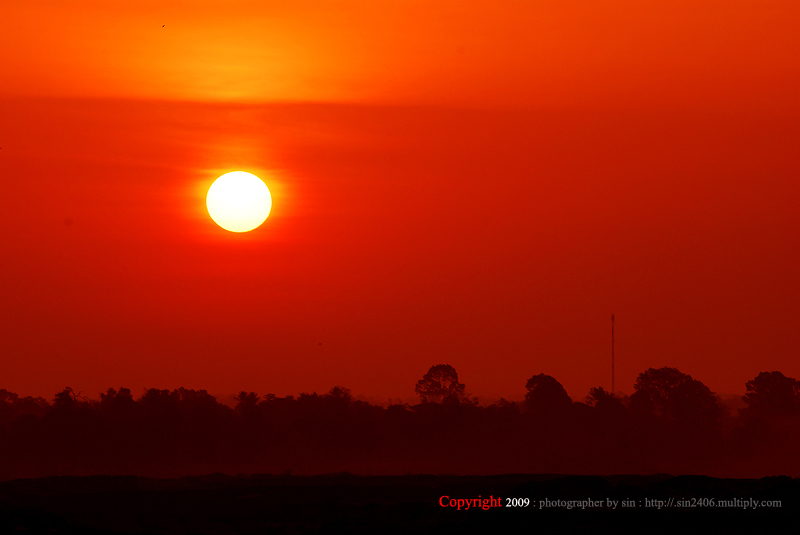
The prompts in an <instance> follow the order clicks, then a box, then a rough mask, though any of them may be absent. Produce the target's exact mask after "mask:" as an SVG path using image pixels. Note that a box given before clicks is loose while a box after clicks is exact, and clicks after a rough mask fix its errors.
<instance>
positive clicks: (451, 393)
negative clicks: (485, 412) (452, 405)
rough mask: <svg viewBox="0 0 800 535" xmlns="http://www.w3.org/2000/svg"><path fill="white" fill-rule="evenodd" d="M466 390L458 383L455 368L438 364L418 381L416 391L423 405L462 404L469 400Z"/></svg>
mask: <svg viewBox="0 0 800 535" xmlns="http://www.w3.org/2000/svg"><path fill="white" fill-rule="evenodd" d="M464 388H465V386H464V384H462V383H459V382H458V373H456V369H455V368H453V367H452V366H450V365H449V364H437V365H436V366H431V368H430V369H429V370H428V373H426V374H425V375H423V376H422V379H420V380H419V381H417V386H416V387H415V388H414V391H415V392H416V393H417V394H419V398H420V400H421V401H422V402H423V403H428V402H434V403H440V402H443V401H451V402H452V401H455V402H460V401H467V400H468V398H467V395H466V393H465V392H464Z"/></svg>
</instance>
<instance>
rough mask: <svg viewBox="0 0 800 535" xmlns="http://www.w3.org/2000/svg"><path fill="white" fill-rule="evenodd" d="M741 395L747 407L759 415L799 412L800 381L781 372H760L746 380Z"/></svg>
mask: <svg viewBox="0 0 800 535" xmlns="http://www.w3.org/2000/svg"><path fill="white" fill-rule="evenodd" d="M745 386H746V387H747V393H746V394H745V395H744V396H743V397H742V399H743V400H744V402H745V403H747V405H748V408H749V410H750V411H752V412H753V413H754V414H759V415H765V416H766V415H772V416H778V415H797V414H800V381H798V380H797V379H793V378H792V377H786V376H785V375H783V374H782V373H781V372H761V373H759V374H758V375H757V376H756V377H755V378H754V379H753V380H751V381H747V383H746V385H745Z"/></svg>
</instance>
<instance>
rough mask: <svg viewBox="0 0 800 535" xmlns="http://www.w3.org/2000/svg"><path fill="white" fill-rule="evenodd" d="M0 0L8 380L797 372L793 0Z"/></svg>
mask: <svg viewBox="0 0 800 535" xmlns="http://www.w3.org/2000/svg"><path fill="white" fill-rule="evenodd" d="M633 4H635V5H633ZM3 9H4V16H3V20H2V22H0V25H1V26H0V27H1V28H2V31H0V50H2V51H3V53H2V54H0V109H2V110H3V111H2V113H0V147H2V148H1V149H0V179H1V180H2V183H3V184H4V186H5V188H6V194H5V195H4V196H3V197H2V200H0V208H2V210H0V221H2V224H3V228H4V229H5V230H4V232H3V249H4V255H3V257H4V262H3V268H2V274H3V277H2V282H0V291H2V295H3V296H4V298H3V301H4V306H3V309H2V310H3V311H2V318H0V319H2V325H3V327H2V331H0V332H1V333H2V337H1V339H2V341H3V342H2V354H0V358H2V365H3V384H0V388H8V389H10V390H13V391H17V392H19V393H21V394H35V395H39V394H42V395H46V396H52V394H53V393H54V392H55V391H56V390H59V389H61V388H63V387H64V386H66V385H70V386H72V387H73V388H75V389H76V390H82V391H84V392H86V393H89V394H90V395H96V392H98V391H99V390H101V389H105V388H107V387H110V386H120V385H122V386H129V387H131V388H134V389H141V388H142V387H145V386H148V387H149V386H156V387H160V388H175V387H178V386H185V387H187V388H206V389H208V390H209V391H211V392H214V393H218V394H224V393H231V392H235V391H237V390H239V389H247V390H256V391H258V392H260V393H262V394H265V393H267V392H274V393H276V394H280V395H283V394H290V393H293V394H296V393H298V392H300V391H314V390H316V391H327V390H328V389H329V388H330V387H332V386H334V385H336V384H339V385H343V386H346V387H349V388H351V389H352V390H353V391H354V393H356V394H364V395H367V396H371V397H373V398H374V399H376V400H379V401H383V400H385V399H386V398H389V397H392V398H398V397H401V398H410V397H413V385H414V383H415V382H416V380H418V379H419V378H420V377H421V375H422V374H423V373H424V372H425V371H426V370H427V368H428V367H429V366H430V365H432V364H437V363H450V364H452V365H453V366H455V367H456V369H457V370H458V371H459V373H460V376H461V380H462V382H465V383H466V384H467V390H468V391H470V392H472V393H473V394H477V395H481V396H486V397H491V396H500V395H502V396H505V397H510V398H515V397H520V396H521V395H522V394H523V393H524V384H525V380H526V379H527V378H528V377H530V376H531V375H534V374H537V373H540V372H544V373H549V374H552V375H554V376H555V377H556V378H558V379H559V380H560V381H561V382H562V383H563V384H564V385H565V387H566V388H567V391H568V392H569V393H570V394H571V395H572V396H573V398H576V399H580V398H582V397H583V396H584V395H585V394H586V392H587V391H588V389H589V387H591V386H597V385H603V386H606V387H608V383H609V370H608V364H609V363H608V352H609V347H608V346H609V332H608V331H609V315H610V313H611V312H612V311H613V312H614V313H615V314H616V315H617V335H618V336H617V355H618V358H619V360H618V367H617V370H618V375H617V385H618V386H619V387H620V388H621V389H622V390H625V391H628V392H630V391H631V390H632V385H633V381H634V379H635V376H636V374H637V373H638V372H640V371H643V370H644V369H646V368H647V367H650V366H654V367H658V366H676V367H678V368H680V369H681V370H682V371H684V372H686V373H690V374H692V375H693V376H695V377H696V378H697V379H700V380H702V381H703V382H705V383H706V384H707V385H708V386H709V387H710V388H711V389H712V390H716V391H722V392H732V393H741V392H743V390H744V387H743V385H744V382H745V381H747V380H748V379H751V378H752V377H754V376H755V375H756V374H757V373H758V372H760V371H764V370H772V369H779V370H781V371H783V372H784V373H786V374H787V375H791V376H794V377H800V367H799V365H798V364H797V363H798V359H797V357H798V350H799V349H800V347H799V345H800V344H799V343H798V335H797V325H798V320H800V312H798V310H797V307H796V303H797V302H798V300H799V299H798V298H800V284H799V283H798V281H797V273H798V266H799V265H800V264H799V263H798V260H800V258H798V257H799V256H800V248H798V236H800V233H799V232H798V231H800V215H798V210H797V206H798V200H799V199H798V197H799V196H798V193H799V192H800V185H798V176H800V173H799V171H800V160H798V157H797V147H798V141H800V126H798V125H800V122H798V116H799V115H800V110H798V105H797V102H798V100H797V97H796V95H797V94H800V83H798V81H799V79H800V69H799V67H800V59H798V58H800V54H798V52H800V37H798V36H797V35H796V34H797V32H796V31H795V30H796V28H798V27H800V17H799V16H798V15H799V14H800V6H799V5H798V4H797V3H795V2H769V1H758V2H756V1H753V2H744V1H739V2H731V1H728V2H701V3H698V2H675V1H670V2H666V1H665V2H649V1H646V2H637V3H633V2H613V1H612V2H602V3H599V2H598V3H592V2H570V1H557V2H556V1H552V2H531V1H527V2H522V1H520V2H511V1H504V2H492V3H489V2H481V3H477V2H472V3H465V2H455V1H453V2H436V1H434V2H410V1H408V2H385V3H376V2H337V3H332V2H330V3H324V2H292V3H290V4H287V3H278V2H275V3H274V4H270V3H265V2H217V1H196V2H172V3H170V2H148V1H138V2H127V1H120V2H114V3H109V2H100V1H96V2H69V3H68V6H67V5H66V4H65V3H63V2H36V1H27V2H18V1H16V0H12V1H11V2H10V3H7V4H4V8H3ZM162 25H163V27H162ZM234 169H242V170H246V171H250V172H254V173H256V174H259V175H260V176H262V178H264V179H266V180H267V182H268V184H269V186H270V188H271V189H272V192H273V197H274V205H273V212H272V214H271V215H270V218H269V219H268V220H267V223H266V224H265V225H264V226H263V227H262V228H260V229H259V230H257V231H255V232H253V233H250V234H246V235H233V234H230V233H227V232H225V231H223V230H221V229H219V228H218V227H216V226H215V225H214V224H213V222H212V221H211V220H210V219H209V218H208V216H207V214H206V213H205V207H204V194H205V190H206V189H207V187H208V185H210V183H211V181H213V179H214V178H216V176H219V174H222V173H224V172H226V171H230V170H234ZM320 344H321V345H320Z"/></svg>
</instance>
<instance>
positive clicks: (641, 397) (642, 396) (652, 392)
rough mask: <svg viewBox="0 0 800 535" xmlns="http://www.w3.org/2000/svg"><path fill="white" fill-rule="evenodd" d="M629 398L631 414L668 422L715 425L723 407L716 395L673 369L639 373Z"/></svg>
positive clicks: (665, 368) (689, 376)
mask: <svg viewBox="0 0 800 535" xmlns="http://www.w3.org/2000/svg"><path fill="white" fill-rule="evenodd" d="M633 388H634V390H635V392H634V393H633V395H631V398H630V407H631V411H632V412H634V413H636V414H639V415H646V416H647V415H649V416H656V417H658V418H660V419H662V420H664V421H667V422H677V423H683V424H688V425H698V426H716V425H717V424H718V423H719V421H720V418H721V417H722V407H721V406H720V404H719V401H718V400H717V397H716V395H714V393H713V392H712V391H711V390H709V388H708V387H707V386H706V385H704V384H703V383H701V382H700V381H698V380H696V379H693V378H692V376H691V375H687V374H685V373H681V372H680V371H679V370H678V369H676V368H668V367H664V368H659V369H655V368H649V369H648V370H646V371H644V372H642V373H640V374H639V377H638V378H637V379H636V384H635V385H634V387H633Z"/></svg>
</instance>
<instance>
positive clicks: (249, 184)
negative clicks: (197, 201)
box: [206, 171, 272, 232]
mask: <svg viewBox="0 0 800 535" xmlns="http://www.w3.org/2000/svg"><path fill="white" fill-rule="evenodd" d="M206 206H207V207H208V214H209V215H210V216H211V219H213V220H214V222H215V223H216V224H217V225H219V226H220V227H222V228H224V229H225V230H229V231H231V232H247V231H249V230H253V229H254V228H256V227H257V226H259V225H260V224H261V223H263V222H264V220H266V219H267V216H268V215H269V211H270V210H271V209H272V195H270V193H269V188H267V185H266V184H264V182H263V181H262V180H261V179H260V178H258V177H257V176H256V175H254V174H251V173H246V172H244V171H233V172H231V173H225V174H224V175H222V176H221V177H219V178H218V179H216V180H215V181H214V183H213V184H211V187H210V188H208V195H207V196H206Z"/></svg>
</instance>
